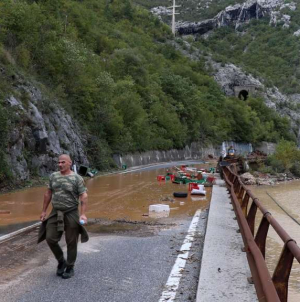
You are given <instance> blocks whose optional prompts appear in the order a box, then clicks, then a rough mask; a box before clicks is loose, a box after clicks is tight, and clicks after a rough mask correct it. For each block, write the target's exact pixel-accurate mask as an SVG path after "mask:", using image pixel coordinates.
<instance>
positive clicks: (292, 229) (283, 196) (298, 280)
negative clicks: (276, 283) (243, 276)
mask: <svg viewBox="0 0 300 302" xmlns="http://www.w3.org/2000/svg"><path fill="white" fill-rule="evenodd" d="M249 188H250V189H251V191H252V192H253V193H254V195H255V196H256V197H258V198H259V199H260V201H261V202H263V204H264V206H265V207H266V208H267V209H268V210H269V211H270V212H271V213H272V215H273V216H274V217H275V219H276V220H277V221H278V222H279V223H280V224H281V225H282V226H283V228H284V229H285V230H286V231H287V233H288V234H289V235H290V236H291V237H292V238H293V239H295V240H296V242H297V243H298V245H299V246H300V225H299V224H300V181H292V182H286V183H282V184H280V185H276V186H274V187H270V186H261V187H254V186H252V187H249ZM267 193H269V194H270V195H271V196H272V198H273V199H275V200H276V201H277V203H278V204H280V205H281V206H282V207H283V208H284V209H285V210H286V211H287V212H288V213H289V214H290V215H292V216H293V217H294V218H295V219H296V220H297V221H298V222H299V224H297V223H296V222H295V221H293V220H292V219H291V218H290V217H288V215H287V214H286V213H285V212H284V211H283V210H282V209H281V208H280V207H279V206H278V205H277V204H276V202H275V201H274V200H272V198H270V197H269V196H268V195H267ZM258 218H259V219H257V220H256V230H257V227H258V223H259V221H260V219H261V215H260V216H259V217H258ZM282 247H283V244H282V240H281V239H280V237H279V236H278V235H277V234H276V232H275V231H273V229H272V228H271V227H270V230H269V238H268V240H267V252H266V255H267V257H266V260H267V265H268V267H269V269H270V271H271V272H272V273H273V271H274V269H275V266H276V263H277V261H278V259H279V256H280V253H281V250H282ZM288 301H289V302H299V301H300V265H299V263H298V262H297V261H294V264H293V268H292V272H291V275H290V283H289V299H288Z"/></svg>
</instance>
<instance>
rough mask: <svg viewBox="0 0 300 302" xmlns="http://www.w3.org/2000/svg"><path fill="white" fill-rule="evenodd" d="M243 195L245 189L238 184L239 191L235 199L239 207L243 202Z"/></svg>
mask: <svg viewBox="0 0 300 302" xmlns="http://www.w3.org/2000/svg"><path fill="white" fill-rule="evenodd" d="M244 193H245V189H244V187H243V186H242V185H241V184H240V189H239V191H238V194H237V199H238V201H239V203H240V205H241V206H242V201H243V196H244Z"/></svg>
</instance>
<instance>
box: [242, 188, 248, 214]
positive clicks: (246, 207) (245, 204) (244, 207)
mask: <svg viewBox="0 0 300 302" xmlns="http://www.w3.org/2000/svg"><path fill="white" fill-rule="evenodd" d="M249 198H250V196H249V195H248V192H247V191H246V194H245V196H244V198H243V200H242V203H241V208H242V211H243V213H244V216H245V217H247V209H248V202H249Z"/></svg>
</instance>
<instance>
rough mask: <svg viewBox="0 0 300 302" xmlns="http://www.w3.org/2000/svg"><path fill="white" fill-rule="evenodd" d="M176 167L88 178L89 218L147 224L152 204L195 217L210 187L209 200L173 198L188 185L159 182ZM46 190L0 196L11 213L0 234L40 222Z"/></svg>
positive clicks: (0, 224) (0, 218)
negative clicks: (143, 222)
mask: <svg viewBox="0 0 300 302" xmlns="http://www.w3.org/2000/svg"><path fill="white" fill-rule="evenodd" d="M185 163H187V162H185ZM174 164H175V163H170V164H164V165H159V166H152V167H149V168H142V169H140V170H136V171H133V172H128V173H121V174H111V175H107V176H101V177H95V178H92V179H88V180H87V181H86V186H87V188H88V195H89V202H88V211H87V217H88V218H104V219H110V220H126V221H128V220H129V221H143V220H146V221H147V220H151V219H152V218H149V217H148V216H146V215H147V214H148V209H149V205H151V204H168V205H169V206H170V209H171V211H170V217H178V216H180V215H189V216H192V215H194V213H195V211H196V210H197V209H199V208H205V207H207V205H208V201H209V200H210V196H211V189H210V188H207V196H206V197H203V196H195V197H190V196H188V198H174V197H173V192H176V191H183V192H187V190H188V187H187V185H176V184H173V183H171V182H170V181H167V182H165V181H163V182H158V181H157V180H156V176H157V175H159V174H162V175H165V174H166V172H167V171H168V170H171V167H172V166H173V165H174ZM189 164H190V165H192V164H194V165H195V166H197V167H199V168H205V167H207V168H208V167H213V166H215V163H211V164H203V163H202V164H201V162H199V161H197V162H189ZM45 189H46V188H45V187H37V188H30V189H25V190H21V191H18V192H12V193H7V194H2V195H0V210H2V211H8V212H10V214H1V216H0V235H3V234H5V233H8V232H10V231H13V230H15V229H16V228H20V226H21V225H22V226H24V225H26V224H31V223H33V222H35V221H37V220H38V219H39V216H40V213H41V210H42V204H43V194H44V192H45ZM183 202H184V204H183Z"/></svg>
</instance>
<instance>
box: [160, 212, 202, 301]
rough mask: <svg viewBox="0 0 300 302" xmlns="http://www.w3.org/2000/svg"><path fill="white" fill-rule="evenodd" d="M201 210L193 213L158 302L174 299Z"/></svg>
mask: <svg viewBox="0 0 300 302" xmlns="http://www.w3.org/2000/svg"><path fill="white" fill-rule="evenodd" d="M200 214H201V210H197V212H196V213H195V215H194V217H193V220H192V222H191V224H190V227H189V230H188V233H187V235H186V237H185V239H184V241H183V244H182V246H181V249H180V254H179V255H178V256H177V259H176V261H175V264H174V266H173V268H172V271H171V274H170V276H169V279H168V281H167V283H166V286H165V288H166V289H165V290H164V291H163V293H162V295H161V297H160V299H159V302H170V301H174V299H175V296H176V292H177V289H178V287H179V283H180V279H181V276H182V272H183V270H184V267H185V264H186V261H187V259H188V257H189V252H190V249H191V247H192V243H193V240H194V236H195V233H196V229H197V225H198V221H199V218H200Z"/></svg>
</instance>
